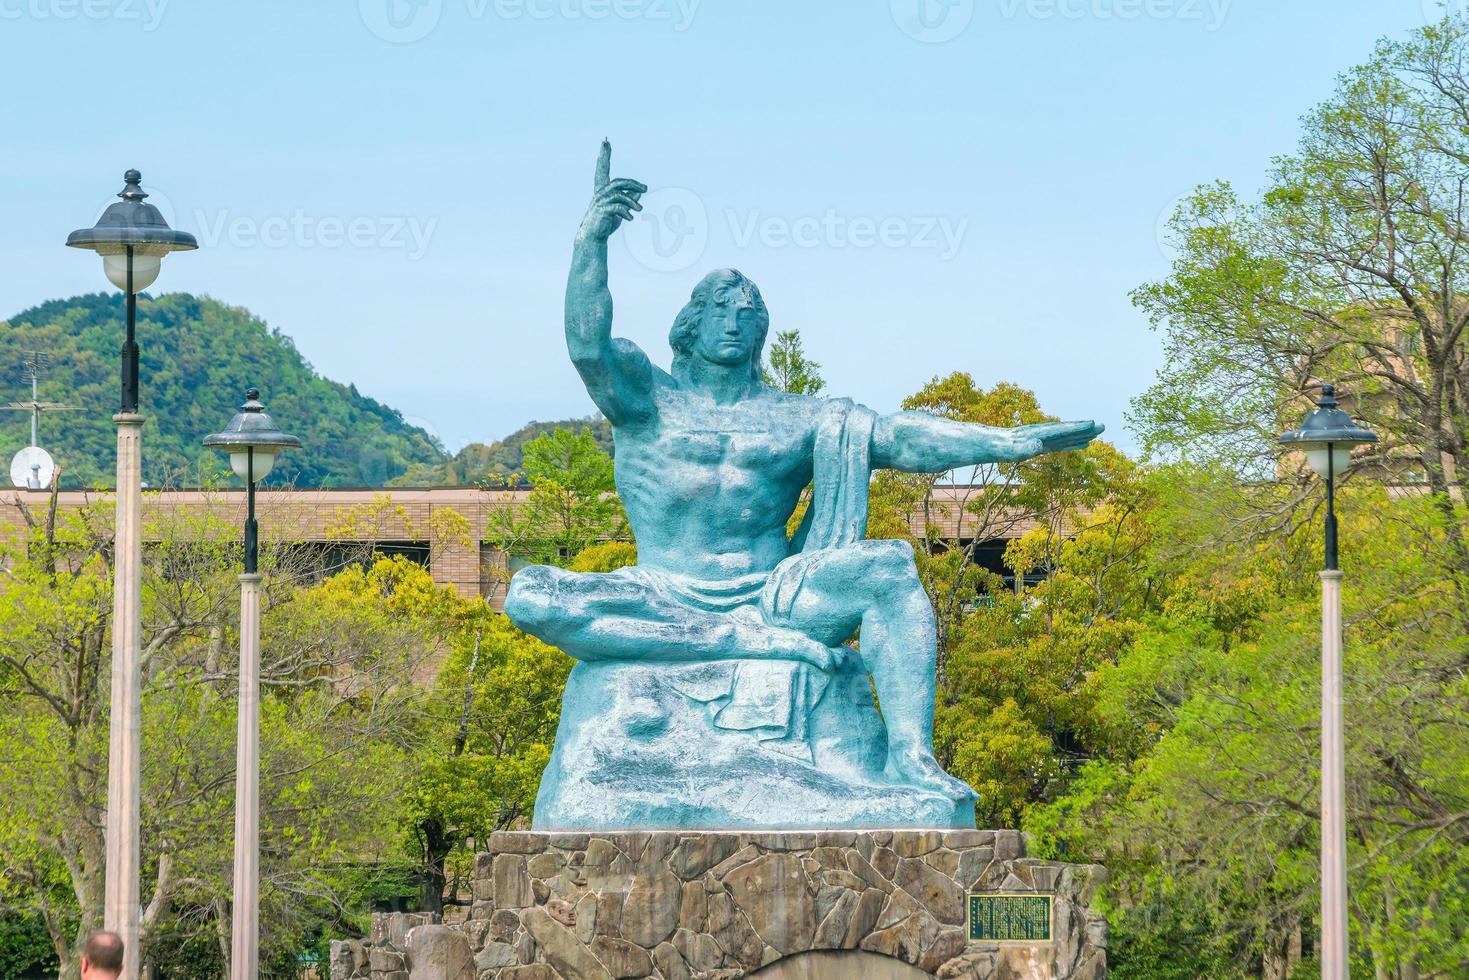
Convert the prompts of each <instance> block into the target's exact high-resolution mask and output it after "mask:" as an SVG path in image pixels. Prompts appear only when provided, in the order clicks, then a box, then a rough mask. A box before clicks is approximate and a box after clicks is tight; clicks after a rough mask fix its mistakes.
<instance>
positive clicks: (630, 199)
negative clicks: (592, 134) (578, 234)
mask: <svg viewBox="0 0 1469 980" xmlns="http://www.w3.org/2000/svg"><path fill="white" fill-rule="evenodd" d="M611 170H612V144H611V143H609V142H607V141H606V140H603V141H602V152H601V153H599V154H598V155H597V177H596V180H595V181H594V183H593V192H592V203H591V206H590V207H588V208H587V215H586V217H585V218H583V219H582V223H581V230H582V235H583V236H585V237H587V238H593V239H598V240H600V241H606V240H607V239H608V238H610V237H611V236H612V233H613V232H614V231H616V230H617V229H618V227H619V226H620V225H621V224H622V223H623V222H624V221H631V220H632V216H633V212H634V211H641V210H643V205H642V204H641V203H639V201H638V199H639V198H640V197H642V196H643V195H644V194H646V193H648V185H647V184H644V183H642V182H641V181H636V180H632V179H630V178H627V177H619V178H617V179H616V180H613V179H612V178H611Z"/></svg>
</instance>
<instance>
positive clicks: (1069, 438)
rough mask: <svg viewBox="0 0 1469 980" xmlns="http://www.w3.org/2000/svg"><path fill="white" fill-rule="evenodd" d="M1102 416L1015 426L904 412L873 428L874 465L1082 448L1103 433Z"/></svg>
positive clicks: (953, 463)
mask: <svg viewBox="0 0 1469 980" xmlns="http://www.w3.org/2000/svg"><path fill="white" fill-rule="evenodd" d="M1102 430H1103V426H1101V425H1098V424H1097V423H1096V422H1089V421H1088V422H1042V423H1040V424H1039V425H1019V426H1016V427H1015V428H1012V429H1003V428H995V427H994V426H989V425H976V424H974V423H972V422H955V421H953V420H952V419H946V418H940V417H938V416H936V415H929V414H927V413H924V412H899V413H897V414H896V415H887V416H884V417H882V418H879V419H878V420H877V424H876V425H875V426H874V427H873V430H872V463H873V466H874V467H877V468H886V469H895V470H905V471H907V472H909V473H942V472H944V471H946V470H952V469H954V468H956V467H959V466H973V465H975V464H977V463H1014V462H1019V461H1020V460H1022V459H1029V458H1030V457H1032V456H1039V455H1041V454H1042V453H1056V452H1064V451H1065V450H1068V449H1081V448H1083V447H1084V446H1086V444H1087V443H1089V442H1091V441H1092V440H1093V439H1095V438H1096V437H1097V436H1099V435H1101V434H1102Z"/></svg>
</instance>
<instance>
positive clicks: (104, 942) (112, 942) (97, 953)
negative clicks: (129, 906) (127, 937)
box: [82, 929, 122, 973]
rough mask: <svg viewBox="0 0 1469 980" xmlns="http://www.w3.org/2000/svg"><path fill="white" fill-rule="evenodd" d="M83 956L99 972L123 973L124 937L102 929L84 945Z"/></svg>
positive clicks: (89, 937) (93, 934) (92, 935)
mask: <svg viewBox="0 0 1469 980" xmlns="http://www.w3.org/2000/svg"><path fill="white" fill-rule="evenodd" d="M82 956H84V957H85V958H86V960H87V962H88V963H89V964H91V965H92V966H93V967H94V968H95V969H98V970H108V971H110V972H113V973H121V972H122V937H121V936H119V935H118V934H117V933H115V932H108V931H107V930H106V929H100V930H98V931H97V932H94V933H92V934H91V935H90V936H88V937H87V941H86V943H84V944H83V945H82Z"/></svg>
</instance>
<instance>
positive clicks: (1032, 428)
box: [1018, 421, 1106, 459]
mask: <svg viewBox="0 0 1469 980" xmlns="http://www.w3.org/2000/svg"><path fill="white" fill-rule="evenodd" d="M1105 430H1106V426H1104V425H1100V424H1098V423H1096V422H1092V421H1086V422H1042V423H1041V424H1039V425H1026V426H1022V427H1021V428H1020V430H1019V433H1018V435H1019V436H1020V440H1019V442H1020V450H1021V458H1022V459H1029V458H1030V457H1032V456H1039V455H1041V454H1042V453H1062V452H1066V451H1067V450H1068V449H1084V448H1086V446H1087V444H1088V443H1090V442H1091V441H1092V440H1093V439H1095V438H1096V437H1097V436H1099V435H1101V434H1102V433H1103V432H1104V431H1105Z"/></svg>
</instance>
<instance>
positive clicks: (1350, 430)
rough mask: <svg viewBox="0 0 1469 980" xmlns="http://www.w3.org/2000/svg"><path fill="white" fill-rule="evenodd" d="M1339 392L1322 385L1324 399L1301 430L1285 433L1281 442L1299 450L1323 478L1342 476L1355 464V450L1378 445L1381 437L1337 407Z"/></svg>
mask: <svg viewBox="0 0 1469 980" xmlns="http://www.w3.org/2000/svg"><path fill="white" fill-rule="evenodd" d="M1340 404H1341V403H1340V402H1338V401H1337V399H1336V389H1335V388H1334V387H1333V386H1332V385H1322V386H1321V399H1320V400H1319V401H1318V402H1316V408H1315V409H1313V410H1312V412H1311V414H1310V415H1307V416H1306V421H1305V422H1303V423H1301V427H1300V428H1299V429H1292V430H1291V431H1290V432H1283V433H1281V435H1280V438H1279V439H1278V440H1277V441H1278V442H1279V443H1280V444H1281V445H1282V446H1286V447H1288V448H1292V449H1299V450H1301V451H1303V452H1304V453H1305V454H1306V462H1307V463H1308V464H1309V465H1310V467H1311V469H1313V470H1315V471H1316V473H1318V474H1319V475H1321V476H1326V475H1328V474H1329V473H1331V474H1334V473H1340V472H1342V471H1343V470H1345V469H1346V468H1347V467H1348V466H1350V465H1351V462H1352V447H1353V446H1357V445H1361V444H1363V443H1369V442H1376V441H1377V434H1376V433H1375V432H1372V431H1370V430H1368V429H1364V428H1362V427H1361V426H1359V425H1358V424H1357V423H1356V422H1354V421H1352V417H1351V416H1350V415H1348V414H1347V413H1346V412H1344V411H1342V410H1341V409H1340V408H1338V407H1337V406H1338V405H1340Z"/></svg>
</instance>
